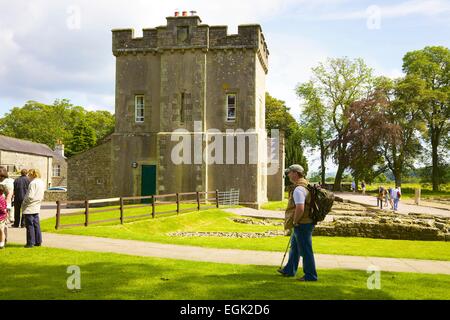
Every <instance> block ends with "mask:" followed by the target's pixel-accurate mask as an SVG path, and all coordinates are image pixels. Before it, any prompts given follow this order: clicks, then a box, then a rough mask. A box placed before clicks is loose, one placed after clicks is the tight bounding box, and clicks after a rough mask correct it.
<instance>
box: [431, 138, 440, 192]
mask: <svg viewBox="0 0 450 320" xmlns="http://www.w3.org/2000/svg"><path fill="white" fill-rule="evenodd" d="M431 136H432V138H431V149H432V154H431V156H432V173H431V181H432V183H433V191H439V158H438V144H439V143H438V139H437V137H436V134H435V133H433V134H432V135H431Z"/></svg>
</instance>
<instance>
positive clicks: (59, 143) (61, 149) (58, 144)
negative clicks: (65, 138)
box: [55, 140, 64, 157]
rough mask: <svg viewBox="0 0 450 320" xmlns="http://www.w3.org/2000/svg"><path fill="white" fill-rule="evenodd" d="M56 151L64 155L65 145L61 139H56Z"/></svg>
mask: <svg viewBox="0 0 450 320" xmlns="http://www.w3.org/2000/svg"><path fill="white" fill-rule="evenodd" d="M55 152H56V153H58V154H60V155H61V156H63V157H64V145H63V143H62V141H61V140H57V141H56V145H55Z"/></svg>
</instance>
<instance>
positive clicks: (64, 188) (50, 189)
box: [47, 187, 67, 191]
mask: <svg viewBox="0 0 450 320" xmlns="http://www.w3.org/2000/svg"><path fill="white" fill-rule="evenodd" d="M47 190H49V191H67V187H50V188H48V189H47Z"/></svg>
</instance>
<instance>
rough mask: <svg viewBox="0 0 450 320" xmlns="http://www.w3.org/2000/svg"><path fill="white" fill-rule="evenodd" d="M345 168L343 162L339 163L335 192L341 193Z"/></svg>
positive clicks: (335, 179)
mask: <svg viewBox="0 0 450 320" xmlns="http://www.w3.org/2000/svg"><path fill="white" fill-rule="evenodd" d="M344 170H345V167H344V166H343V165H342V162H341V161H339V166H338V169H337V172H336V177H335V178H334V186H333V190H334V191H341V182H342V175H343V174H344Z"/></svg>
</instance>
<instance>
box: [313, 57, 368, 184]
mask: <svg viewBox="0 0 450 320" xmlns="http://www.w3.org/2000/svg"><path fill="white" fill-rule="evenodd" d="M312 71H313V77H312V79H311V82H312V83H313V86H314V88H315V90H317V95H318V97H319V98H320V102H321V104H322V105H323V106H324V107H325V110H327V111H326V112H327V113H329V114H330V117H331V124H332V125H331V129H332V135H333V144H332V148H331V151H332V152H333V157H334V160H335V162H336V163H337V164H338V169H337V172H336V177H335V180H334V189H335V190H339V189H340V185H341V180H342V175H343V173H344V171H345V169H346V168H347V167H348V166H349V158H348V150H347V147H348V146H349V145H348V141H345V139H344V133H345V131H346V130H347V126H348V119H347V118H346V115H347V114H348V112H347V109H348V108H349V106H350V105H351V104H352V103H353V102H355V101H357V100H359V99H362V98H364V97H367V93H368V92H369V91H370V89H371V88H372V86H373V76H372V69H370V68H369V67H367V66H366V64H365V63H364V61H363V60H362V59H355V60H350V59H349V58H347V57H344V58H329V59H328V60H327V61H326V62H325V63H320V64H319V65H318V66H317V67H315V68H313V69H312Z"/></svg>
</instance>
